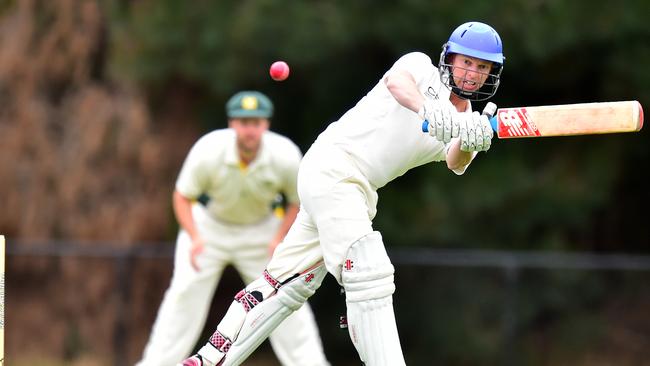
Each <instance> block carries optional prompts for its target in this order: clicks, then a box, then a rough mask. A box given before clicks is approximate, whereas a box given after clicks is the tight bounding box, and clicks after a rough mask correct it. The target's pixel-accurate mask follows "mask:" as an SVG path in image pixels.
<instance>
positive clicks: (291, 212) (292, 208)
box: [274, 204, 299, 243]
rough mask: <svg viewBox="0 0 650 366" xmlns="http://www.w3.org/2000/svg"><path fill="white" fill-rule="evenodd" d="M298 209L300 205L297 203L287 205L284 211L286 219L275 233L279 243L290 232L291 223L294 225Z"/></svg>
mask: <svg viewBox="0 0 650 366" xmlns="http://www.w3.org/2000/svg"><path fill="white" fill-rule="evenodd" d="M298 210H299V206H298V205H297V204H289V205H287V208H286V210H285V212H284V219H283V220H282V223H281V224H280V228H279V229H278V231H277V233H276V235H275V240H274V241H276V242H278V243H279V242H281V241H282V240H283V239H284V237H285V236H286V235H287V233H288V232H289V229H290V228H291V225H293V222H294V221H296V216H298Z"/></svg>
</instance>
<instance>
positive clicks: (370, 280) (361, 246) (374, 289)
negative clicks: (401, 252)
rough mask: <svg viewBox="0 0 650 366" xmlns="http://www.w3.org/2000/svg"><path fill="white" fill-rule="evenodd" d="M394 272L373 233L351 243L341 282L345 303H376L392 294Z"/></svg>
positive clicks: (379, 235) (378, 239)
mask: <svg viewBox="0 0 650 366" xmlns="http://www.w3.org/2000/svg"><path fill="white" fill-rule="evenodd" d="M394 273H395V268H394V267H393V265H392V264H391V262H390V259H389V258H388V254H387V253H386V248H384V243H383V241H382V239H381V234H379V232H377V231H373V232H372V233H370V234H368V235H366V236H364V237H362V238H361V239H359V240H357V241H355V242H354V243H353V244H352V245H351V246H350V249H349V250H348V253H347V256H346V258H345V262H344V263H343V271H342V272H341V282H343V287H344V288H345V293H346V301H347V302H361V301H364V300H372V299H380V298H383V297H386V296H390V295H392V294H393V293H394V292H395V283H394V282H393V274H394Z"/></svg>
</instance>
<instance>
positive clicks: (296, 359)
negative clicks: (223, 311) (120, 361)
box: [137, 205, 329, 366]
mask: <svg viewBox="0 0 650 366" xmlns="http://www.w3.org/2000/svg"><path fill="white" fill-rule="evenodd" d="M192 212H193V215H194V220H195V222H196V225H197V229H198V230H199V232H200V233H201V234H202V235H203V238H204V239H205V241H206V246H205V250H204V252H203V253H202V254H201V255H200V256H199V258H198V265H199V266H200V268H201V271H200V272H196V271H195V270H194V269H193V268H192V266H191V265H190V256H189V253H190V246H191V241H190V238H189V236H188V235H187V233H185V232H184V231H181V232H180V233H179V235H178V239H177V242H176V253H175V258H174V273H173V276H172V280H171V284H170V286H169V288H168V289H167V291H166V293H165V296H164V298H163V301H162V304H161V305H160V309H159V310H158V315H157V318H156V321H155V323H154V326H153V329H152V331H151V335H150V338H149V342H148V344H147V345H146V347H145V350H144V355H143V358H142V360H141V361H140V362H139V363H138V364H137V365H138V366H173V365H176V364H177V363H178V362H181V361H182V360H183V359H184V358H185V357H187V356H188V355H189V354H190V352H191V351H192V349H193V347H194V345H195V344H196V342H197V340H198V337H199V336H200V333H201V331H202V330H203V327H204V325H205V321H206V318H207V316H208V310H209V307H210V304H211V301H212V297H213V295H214V292H215V290H216V287H217V285H218V283H219V280H220V278H221V275H222V273H223V270H224V269H225V267H226V266H227V265H228V264H232V265H233V266H234V268H235V269H236V270H237V271H238V272H239V274H240V275H241V277H242V279H243V281H244V282H245V283H246V284H248V283H249V282H251V281H252V280H254V279H255V278H257V277H259V276H260V275H261V273H262V271H263V270H264V268H265V266H266V263H267V261H268V259H269V252H268V250H269V249H268V245H269V242H270V241H271V239H272V237H273V235H274V234H275V233H276V232H277V229H278V226H279V223H280V220H279V219H277V218H275V217H269V218H268V219H267V220H265V221H264V222H261V223H259V224H256V225H226V224H225V223H223V222H219V221H217V220H214V219H212V218H211V217H210V216H208V214H207V213H206V211H205V210H204V209H203V207H202V206H200V205H194V208H193V210H192ZM269 340H270V342H271V346H272V347H273V350H274V352H275V354H276V356H277V357H278V359H279V360H280V362H281V363H282V365H284V366H324V365H329V363H328V362H327V360H326V358H325V355H324V352H323V347H322V343H321V340H320V336H319V335H318V328H317V326H316V322H315V319H314V316H313V313H312V311H311V308H310V307H309V304H307V303H305V305H304V306H302V307H301V308H300V309H299V310H298V311H296V312H295V313H293V314H292V315H291V316H290V317H289V318H287V319H286V321H284V322H283V323H282V324H281V325H280V326H279V327H277V328H276V330H275V331H274V332H273V333H272V334H271V336H270V337H269Z"/></svg>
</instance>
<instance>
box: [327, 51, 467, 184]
mask: <svg viewBox="0 0 650 366" xmlns="http://www.w3.org/2000/svg"><path fill="white" fill-rule="evenodd" d="M395 70H406V71H408V72H409V73H410V74H411V75H413V78H414V79H415V81H416V84H417V86H418V89H419V90H420V92H421V93H422V94H423V95H424V96H425V98H429V99H433V100H438V101H439V102H440V103H449V106H451V107H453V106H452V104H451V102H450V101H449V94H450V91H449V89H447V88H446V87H445V86H444V85H442V83H441V82H440V75H439V73H438V68H437V67H435V66H434V65H433V64H432V63H431V59H430V58H429V56H427V55H426V54H424V53H421V52H412V53H409V54H406V55H404V56H402V57H401V58H400V59H399V60H397V61H396V62H395V64H394V65H393V66H392V67H391V69H390V70H388V71H387V72H386V74H384V76H383V77H382V78H381V80H379V82H378V83H377V85H375V87H374V88H373V89H372V90H371V91H370V92H369V93H368V94H367V95H366V96H364V97H363V98H362V99H361V100H360V101H359V103H357V105H355V106H354V107H353V108H352V109H350V110H349V111H347V112H346V113H345V114H344V115H343V116H342V117H341V118H340V119H339V120H338V121H336V122H333V123H332V124H330V125H329V126H328V128H327V129H326V130H325V131H323V133H321V135H320V136H319V137H318V139H317V140H316V142H317V143H329V144H334V145H336V146H339V147H340V148H342V149H343V150H344V151H346V152H347V153H348V154H349V155H350V156H351V157H352V159H353V160H354V161H355V163H356V165H357V166H358V167H359V169H360V170H361V172H362V173H363V174H364V175H365V176H366V178H368V181H369V182H370V184H372V185H373V186H374V187H375V188H380V187H383V186H384V185H386V183H388V182H390V181H391V180H393V179H395V178H397V177H399V176H401V175H402V174H404V173H405V172H406V171H408V170H409V169H411V168H414V167H416V166H419V165H422V164H426V163H429V162H432V161H442V160H445V157H446V153H447V146H448V144H447V145H445V144H444V143H442V142H440V141H438V140H437V139H435V138H434V137H432V136H429V134H427V133H423V132H422V127H421V126H422V120H421V119H420V117H418V115H417V113H415V112H413V111H411V110H409V109H408V108H406V107H403V106H402V105H400V104H399V103H398V102H397V101H396V100H395V98H394V97H393V96H392V94H391V93H390V92H389V90H388V88H387V87H386V84H385V82H384V79H385V77H386V76H387V75H388V74H389V73H391V72H393V71H395ZM466 111H467V112H471V105H469V104H468V109H467V110H466ZM465 168H466V167H464V168H462V169H460V170H456V171H455V173H456V174H463V172H464V171H465Z"/></svg>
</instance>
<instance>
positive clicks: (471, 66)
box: [452, 54, 492, 92]
mask: <svg viewBox="0 0 650 366" xmlns="http://www.w3.org/2000/svg"><path fill="white" fill-rule="evenodd" d="M452 70H453V72H452V74H453V77H454V83H455V84H456V86H458V87H459V88H461V89H462V90H465V91H468V92H474V91H477V90H479V89H480V88H481V87H482V86H483V83H485V80H486V79H487V78H488V76H490V70H492V62H491V61H486V60H483V59H480V58H475V57H470V56H465V55H461V54H456V55H454V59H453V60H452Z"/></svg>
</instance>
